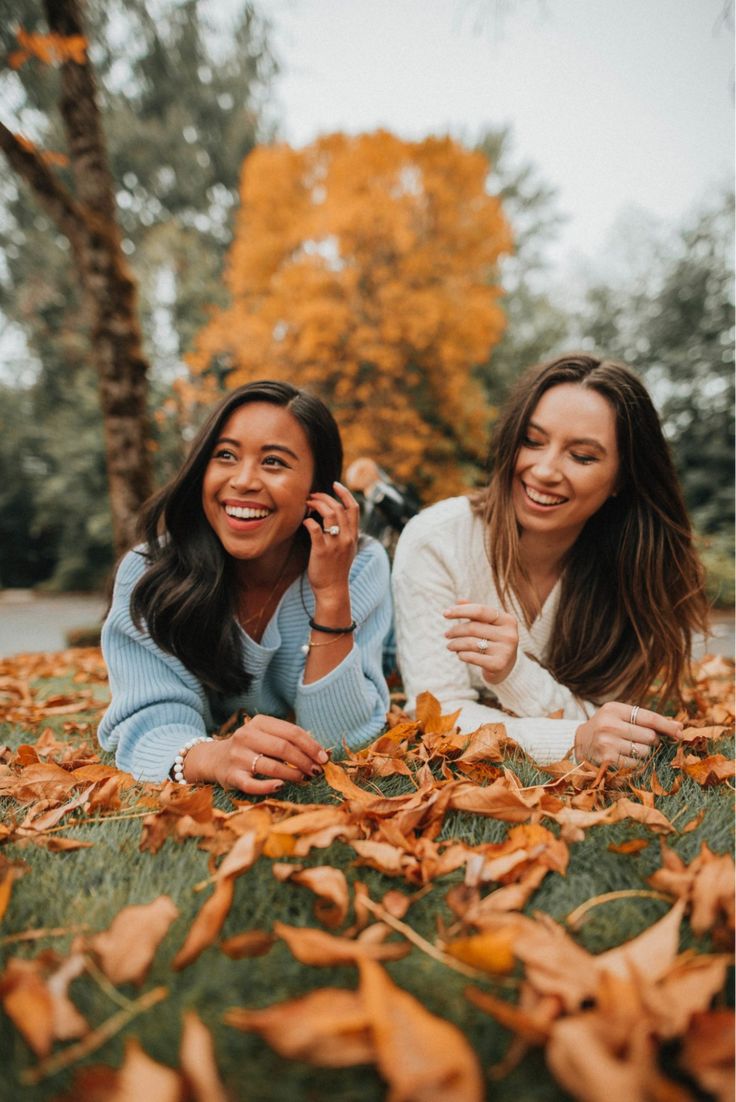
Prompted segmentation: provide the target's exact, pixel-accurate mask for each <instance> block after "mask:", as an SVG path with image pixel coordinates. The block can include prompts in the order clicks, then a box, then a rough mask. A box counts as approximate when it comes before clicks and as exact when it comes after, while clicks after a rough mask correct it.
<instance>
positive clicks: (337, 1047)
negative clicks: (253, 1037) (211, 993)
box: [224, 987, 375, 1068]
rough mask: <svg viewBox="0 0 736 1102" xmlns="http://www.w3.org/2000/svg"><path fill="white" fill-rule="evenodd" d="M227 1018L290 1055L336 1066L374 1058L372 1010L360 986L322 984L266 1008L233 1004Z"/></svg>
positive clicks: (349, 1064)
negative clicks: (346, 988) (353, 988)
mask: <svg viewBox="0 0 736 1102" xmlns="http://www.w3.org/2000/svg"><path fill="white" fill-rule="evenodd" d="M224 1020H225V1022H226V1023H227V1024H228V1025H231V1026H234V1027H235V1028H236V1029H242V1030H245V1031H246V1032H250V1033H259V1034H260V1035H261V1037H263V1038H264V1040H266V1041H267V1042H268V1044H269V1045H270V1046H271V1048H272V1049H274V1051H276V1052H278V1054H279V1055H280V1056H285V1057H286V1058H287V1059H288V1060H304V1061H306V1062H307V1063H309V1064H316V1065H317V1066H319V1067H331V1068H347V1067H352V1065H353V1064H370V1063H373V1061H374V1060H375V1045H374V1043H373V1036H372V1033H371V1030H370V1027H369V1020H368V1015H367V1013H366V1010H365V1008H364V1006H363V1000H362V999H361V997H360V995H359V994H358V992H357V991H344V990H342V989H341V988H339V987H323V988H320V989H319V990H318V991H312V992H311V993H310V994H309V995H305V996H304V997H302V998H298V999H288V1000H287V1001H286V1002H282V1003H277V1004H276V1005H274V1006H269V1007H266V1008H265V1009H264V1010H244V1009H239V1008H233V1009H232V1010H228V1011H226V1013H225V1015H224Z"/></svg>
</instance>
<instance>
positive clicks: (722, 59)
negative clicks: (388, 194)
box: [256, 0, 734, 262]
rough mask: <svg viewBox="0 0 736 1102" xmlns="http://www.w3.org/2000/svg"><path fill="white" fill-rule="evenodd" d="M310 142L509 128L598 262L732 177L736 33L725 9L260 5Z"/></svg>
mask: <svg viewBox="0 0 736 1102" xmlns="http://www.w3.org/2000/svg"><path fill="white" fill-rule="evenodd" d="M256 6H257V7H258V9H259V10H260V11H261V12H262V13H264V14H265V15H266V16H268V17H269V18H270V19H271V21H272V23H273V35H272V41H273V43H274V46H275V49H276V53H277V55H278V57H279V59H280V61H281V63H282V65H283V74H282V76H281V78H280V79H279V82H278V85H277V98H278V102H277V104H276V109H277V112H278V116H279V118H280V120H281V123H282V133H283V135H284V137H285V138H286V139H287V140H289V141H290V142H292V143H294V144H296V145H301V144H304V143H307V142H309V141H311V140H312V139H313V138H315V137H316V136H317V135H318V134H319V133H325V132H329V131H331V130H337V129H342V130H348V131H351V132H358V131H364V130H372V129H375V128H376V127H378V126H384V127H387V128H389V129H390V130H393V131H394V132H396V133H398V134H399V135H401V136H402V137H406V138H420V137H423V136H425V135H427V134H438V133H445V132H448V131H449V132H450V133H452V134H454V135H456V136H458V137H461V138H464V139H465V140H467V141H472V140H473V139H474V138H475V137H477V136H478V135H479V134H480V133H481V132H482V131H483V130H484V128H487V127H498V126H500V125H502V124H509V125H510V126H511V127H512V129H513V134H514V147H513V151H514V158H515V159H518V160H519V161H532V162H534V163H535V164H536V165H537V167H538V169H539V172H540V175H541V177H542V178H543V179H544V180H546V181H547V182H549V183H551V184H553V185H555V186H556V187H557V188H558V198H559V206H560V208H561V210H562V211H563V212H564V213H565V214H566V215H567V216H568V221H567V223H566V226H565V227H564V228H563V230H562V231H561V235H560V240H559V243H558V245H557V246H556V248H555V250H554V252H553V254H552V255H553V258H554V259H555V260H556V261H560V262H561V261H562V260H563V258H565V257H569V256H570V255H571V254H582V255H584V256H589V255H592V254H593V253H594V252H595V250H596V248H597V247H598V246H599V245H600V244H602V243H603V241H604V240H605V239H606V238H607V236H608V234H609V231H610V227H611V224H612V222H613V220H614V218H615V216H616V215H617V213H618V212H619V211H620V210H621V209H622V208H623V207H627V206H629V205H631V204H634V205H637V206H640V207H643V208H645V209H646V210H649V211H651V212H653V213H655V214H657V215H660V216H662V217H664V218H666V219H668V220H669V219H672V220H676V219H679V218H681V217H682V215H683V214H684V213H685V212H687V211H688V210H690V209H692V207H693V205H694V204H696V203H697V202H698V201H699V200H700V199H701V198H702V197H703V196H704V195H705V194H706V192H707V191H708V189H709V188H710V187H712V186H714V185H718V184H719V183H720V184H724V183H728V182H729V181H730V180H731V179H732V177H733V163H734V129H733V128H734V110H733V104H734V101H733V76H734V72H733V29H732V27H731V26H729V25H728V24H727V23H726V22H725V21H724V20H723V18H722V15H723V10H724V2H723V0H257V4H256Z"/></svg>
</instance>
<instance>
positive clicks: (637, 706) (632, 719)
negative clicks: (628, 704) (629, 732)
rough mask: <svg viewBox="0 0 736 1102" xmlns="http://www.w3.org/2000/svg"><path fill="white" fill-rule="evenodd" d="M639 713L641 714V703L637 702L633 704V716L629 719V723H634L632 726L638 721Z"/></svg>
mask: <svg viewBox="0 0 736 1102" xmlns="http://www.w3.org/2000/svg"><path fill="white" fill-rule="evenodd" d="M638 714H639V705H638V704H635V705H634V706H633V708H632V709H631V718H630V719H629V723H630V724H631V725H632V727H633V725H634V724H635V723H636V717H637V716H638Z"/></svg>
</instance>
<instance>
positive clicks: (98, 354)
mask: <svg viewBox="0 0 736 1102" xmlns="http://www.w3.org/2000/svg"><path fill="white" fill-rule="evenodd" d="M44 7H45V11H46V17H47V20H48V24H49V30H50V31H51V33H52V34H55V35H59V36H62V37H69V36H75V35H82V36H83V35H84V27H83V23H82V17H81V9H80V3H79V0H44ZM59 108H60V111H61V116H62V120H63V124H64V129H65V132H66V136H67V141H68V147H69V160H70V166H71V170H72V174H73V178H74V184H75V192H76V194H75V196H71V195H70V194H69V192H68V191H67V190H66V189H65V188H64V187H63V185H62V184H61V182H60V181H59V180H58V179H57V178H56V176H55V174H54V173H52V172H51V170H50V169H49V168H48V167H47V165H46V164H45V163H44V161H43V158H42V156H41V155H40V154H39V153H38V152H37V151H35V150H33V149H32V148H29V146H28V144H27V143H25V142H21V141H19V139H18V138H17V136H16V135H14V134H12V133H11V132H10V131H9V130H7V128H6V127H2V126H1V125H0V146H1V147H2V148H3V150H4V151H5V153H6V155H7V157H8V160H9V161H10V163H11V165H13V167H14V168H15V169H16V171H17V172H18V173H19V174H20V175H22V176H23V177H24V179H25V180H26V181H27V182H28V183H29V184H30V186H31V188H32V189H33V191H34V193H35V195H36V198H37V199H38V200H39V201H40V202H41V203H42V204H43V205H44V207H45V208H46V210H47V211H48V212H49V214H50V215H51V217H52V218H54V220H55V222H56V224H57V225H58V227H59V229H60V230H61V231H62V233H64V234H65V235H66V236H67V237H68V239H69V241H70V243H71V245H72V248H73V252H74V257H75V261H76V265H77V268H78V271H79V276H80V281H81V284H82V287H83V290H84V294H85V297H86V300H87V304H88V309H89V313H90V317H91V319H92V332H91V340H92V351H93V356H94V360H95V368H96V371H97V376H98V380H99V394H100V404H101V407H102V416H103V424H104V432H105V446H106V458H107V473H108V481H109V487H110V508H111V513H112V527H113V541H114V545H115V551H116V553H118V554H120V553H121V552H123V551H124V550H126V549H127V548H128V547H130V546H131V544H132V542H133V539H134V530H135V521H136V516H137V513H138V511H139V509H140V507H141V505H142V504H143V502H144V501H145V499H146V498H147V497H148V496H149V494H150V492H151V488H152V479H151V463H150V454H149V450H148V413H147V395H148V381H147V372H148V364H147V361H146V359H145V357H144V355H143V351H142V341H141V328H140V323H139V320H138V308H137V296H136V287H135V283H134V281H133V277H132V275H131V273H130V271H129V270H128V267H127V265H126V263H125V258H124V255H123V251H122V248H121V240H120V231H119V228H118V225H117V222H116V219H115V198H114V194H115V189H114V183H113V179H112V174H111V172H110V168H109V164H108V159H107V149H106V145H105V138H104V134H103V130H102V122H101V118H100V111H99V108H98V105H97V89H96V82H95V75H94V70H93V69H92V66H91V64H90V62H89V59H88V57H87V55H86V53H85V58H84V61H83V63H82V64H78V63H77V62H76V61H72V60H66V61H65V62H64V63H63V64H62V67H61V96H60V102H59Z"/></svg>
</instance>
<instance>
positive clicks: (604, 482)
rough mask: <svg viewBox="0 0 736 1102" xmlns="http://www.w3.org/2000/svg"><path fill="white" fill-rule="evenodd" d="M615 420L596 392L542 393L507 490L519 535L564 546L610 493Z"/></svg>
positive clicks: (566, 386) (556, 389) (615, 467)
mask: <svg viewBox="0 0 736 1102" xmlns="http://www.w3.org/2000/svg"><path fill="white" fill-rule="evenodd" d="M618 473H619V454H618V444H617V441H616V415H615V413H614V410H613V407H612V406H611V404H610V403H609V402H608V401H607V400H606V399H605V398H604V397H603V396H602V395H601V394H599V393H598V392H597V391H596V390H593V389H591V388H589V387H585V386H580V385H579V384H577V383H561V384H559V385H558V386H553V387H551V388H550V389H549V390H547V391H545V392H544V394H543V395H542V397H541V398H540V400H539V402H538V403H537V405H536V408H535V409H534V411H533V412H532V415H531V417H530V419H529V424H528V426H527V429H526V434H525V436H524V437H523V439H522V442H521V446H520V448H519V452H518V455H517V457H516V463H515V466H514V476H513V484H512V502H513V506H514V511H515V513H516V519H517V521H518V522H519V525H520V527H521V530H522V537H523V536H524V535H525V534H527V533H528V534H531V533H535V534H539V535H546V536H551V537H553V538H554V539H555V540H559V541H562V542H566V543H567V545H568V546H572V544H573V543H574V542H575V540H576V539H577V537H578V535H579V534H580V532H581V530H582V528H583V526H584V525H585V522H586V521H587V520H588V518H589V517H591V516H592V515H593V514H594V513H595V512H597V511H598V509H600V507H601V505H603V503H604V502H605V501H606V500H607V498H609V497H610V496H611V494H613V493H615V491H616V484H617V480H618Z"/></svg>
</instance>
